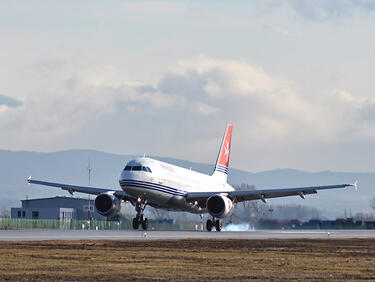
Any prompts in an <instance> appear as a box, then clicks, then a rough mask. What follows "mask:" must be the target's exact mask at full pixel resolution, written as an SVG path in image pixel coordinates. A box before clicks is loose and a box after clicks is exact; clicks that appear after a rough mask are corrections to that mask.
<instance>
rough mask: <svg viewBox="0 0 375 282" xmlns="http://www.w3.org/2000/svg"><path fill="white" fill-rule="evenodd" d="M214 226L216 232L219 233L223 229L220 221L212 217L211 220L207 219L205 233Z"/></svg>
mask: <svg viewBox="0 0 375 282" xmlns="http://www.w3.org/2000/svg"><path fill="white" fill-rule="evenodd" d="M214 226H215V228H216V231H218V232H220V231H221V229H222V228H223V222H222V221H221V220H220V219H215V218H214V217H213V218H212V220H211V219H208V220H207V223H206V228H207V231H211V230H212V227H214Z"/></svg>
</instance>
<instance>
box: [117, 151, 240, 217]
mask: <svg viewBox="0 0 375 282" xmlns="http://www.w3.org/2000/svg"><path fill="white" fill-rule="evenodd" d="M119 182H120V186H121V188H122V189H123V190H124V191H125V192H126V193H127V194H129V195H130V196H132V197H134V198H135V199H137V198H138V197H140V198H142V199H147V203H148V204H149V205H151V206H154V207H158V208H163V209H168V210H176V211H187V212H192V213H204V212H206V210H205V207H203V206H202V205H201V206H199V205H197V203H189V202H187V201H186V194H187V193H188V192H211V191H216V192H220V191H223V192H224V191H233V190H234V189H233V187H232V186H230V185H229V184H227V183H226V182H223V181H220V179H217V178H215V177H212V176H210V175H206V174H203V173H199V172H196V171H193V170H189V169H185V168H182V167H179V166H175V165H171V164H168V163H165V162H161V161H157V160H154V159H150V158H137V159H134V160H131V161H130V162H128V163H127V164H126V167H125V168H124V170H123V171H122V172H121V176H120V181H119Z"/></svg>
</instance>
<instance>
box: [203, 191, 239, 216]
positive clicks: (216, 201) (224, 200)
mask: <svg viewBox="0 0 375 282" xmlns="http://www.w3.org/2000/svg"><path fill="white" fill-rule="evenodd" d="M206 207H207V211H208V213H209V214H210V215H212V216H213V217H217V218H223V217H226V216H227V215H228V214H229V212H230V211H231V209H232V208H233V203H232V201H231V200H230V199H229V198H228V197H226V196H223V195H218V194H217V195H213V196H211V197H209V198H208V199H207V202H206Z"/></svg>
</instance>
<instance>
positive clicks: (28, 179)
mask: <svg viewBox="0 0 375 282" xmlns="http://www.w3.org/2000/svg"><path fill="white" fill-rule="evenodd" d="M30 181H31V175H30V176H29V177H28V178H27V183H29V184H30Z"/></svg>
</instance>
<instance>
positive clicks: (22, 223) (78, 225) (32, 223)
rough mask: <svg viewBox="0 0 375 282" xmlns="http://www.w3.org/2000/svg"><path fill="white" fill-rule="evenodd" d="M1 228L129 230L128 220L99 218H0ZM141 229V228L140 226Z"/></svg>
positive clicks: (165, 226) (157, 226) (155, 225)
mask: <svg viewBox="0 0 375 282" xmlns="http://www.w3.org/2000/svg"><path fill="white" fill-rule="evenodd" d="M0 228H1V229H8V228H9V229H32V228H34V229H63V230H83V229H84V230H87V229H92V230H131V229H133V227H132V223H131V221H130V220H123V221H100V220H91V221H88V220H73V219H70V220H57V219H25V218H0ZM194 228H196V227H195V226H194V225H193V224H173V223H167V222H158V221H152V220H151V221H150V222H149V230H193V229H194ZM140 229H141V228H140Z"/></svg>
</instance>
